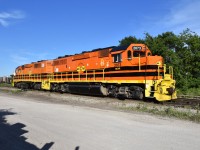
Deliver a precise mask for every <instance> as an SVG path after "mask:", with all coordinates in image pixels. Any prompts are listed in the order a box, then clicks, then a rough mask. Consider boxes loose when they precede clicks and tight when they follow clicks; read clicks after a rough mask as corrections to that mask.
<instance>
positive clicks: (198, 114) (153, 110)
mask: <svg viewBox="0 0 200 150" xmlns="http://www.w3.org/2000/svg"><path fill="white" fill-rule="evenodd" d="M122 109H125V110H129V111H136V112H145V113H149V114H153V115H157V116H163V117H172V118H178V119H182V120H190V121H194V122H198V123H200V110H199V108H198V109H196V110H194V109H193V111H191V109H185V111H181V110H179V109H177V108H174V107H167V108H161V107H158V106H148V104H143V103H141V104H138V105H137V106H136V107H126V108H125V107H123V108H122Z"/></svg>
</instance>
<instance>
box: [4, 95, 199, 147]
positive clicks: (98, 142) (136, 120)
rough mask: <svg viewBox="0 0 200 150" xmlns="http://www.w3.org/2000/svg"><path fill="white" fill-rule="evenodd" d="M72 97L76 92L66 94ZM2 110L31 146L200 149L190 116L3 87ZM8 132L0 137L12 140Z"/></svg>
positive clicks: (197, 126) (6, 121)
mask: <svg viewBox="0 0 200 150" xmlns="http://www.w3.org/2000/svg"><path fill="white" fill-rule="evenodd" d="M73 97H77V95H69V98H73ZM0 110H1V111H4V112H5V111H6V112H7V113H4V121H3V122H0V124H1V125H2V124H3V125H5V126H6V125H10V126H12V125H14V124H22V125H23V126H21V128H22V129H23V130H25V131H26V132H23V133H24V134H23V133H22V134H21V135H23V136H24V137H25V138H27V139H26V142H25V144H30V145H31V146H32V147H34V148H35V149H42V147H44V146H45V145H48V149H50V150H58V149H59V150H66V149H69V150H74V149H76V150H78V149H79V150H84V149H87V150H94V149H95V150H102V149H105V150H106V149H110V150H114V149H118V150H124V149H126V150H132V149H135V150H137V149H148V150H155V149H162V150H168V149H176V150H188V149H192V150H199V147H200V142H199V139H200V134H199V131H200V125H199V124H196V123H192V122H186V121H179V120H175V119H166V118H158V117H153V116H149V115H145V114H138V113H125V112H119V111H112V110H102V109H97V108H91V107H84V106H81V107H80V106H74V105H69V104H68V105H66V104H56V103H55V102H54V103H51V102H48V101H42V100H40V101H38V100H36V99H35V98H28V97H20V96H15V95H9V94H8V93H1V92H0ZM9 114H11V115H9ZM13 132H15V130H14V131H13ZM8 134H9V133H8ZM10 134H14V133H10ZM14 135H15V134H14ZM6 137H9V136H5V137H2V135H1V134H0V140H2V139H3V138H4V141H5V140H7V141H6V142H7V143H8V144H10V145H12V144H13V143H12V141H13V139H12V140H10V139H5V138H6ZM15 141H16V142H18V140H15ZM0 144H2V143H1V142H0ZM15 144H16V145H17V146H21V145H20V144H19V143H15ZM0 147H1V145H0ZM18 149H20V147H19V148H18Z"/></svg>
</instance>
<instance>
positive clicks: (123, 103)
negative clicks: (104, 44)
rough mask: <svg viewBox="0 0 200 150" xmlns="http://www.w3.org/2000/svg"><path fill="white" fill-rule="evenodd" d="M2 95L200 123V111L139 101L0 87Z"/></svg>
mask: <svg viewBox="0 0 200 150" xmlns="http://www.w3.org/2000/svg"><path fill="white" fill-rule="evenodd" d="M0 94H6V95H9V96H11V97H12V96H19V97H22V98H25V99H26V100H34V101H38V102H45V103H57V104H65V105H74V106H86V107H92V108H99V109H106V110H115V111H124V112H130V113H145V114H152V115H157V116H159V117H171V118H176V119H182V120H190V121H194V122H200V112H199V110H194V109H191V108H175V107H172V106H165V105H161V104H155V103H149V102H144V101H138V100H118V99H115V98H108V97H94V96H85V95H75V94H69V93H63V94H61V93H55V92H50V91H36V90H28V91H21V90H19V89H16V88H13V87H0ZM29 97H31V99H28V98H29Z"/></svg>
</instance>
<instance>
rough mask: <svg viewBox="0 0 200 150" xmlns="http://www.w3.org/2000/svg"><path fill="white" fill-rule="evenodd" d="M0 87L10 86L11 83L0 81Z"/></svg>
mask: <svg viewBox="0 0 200 150" xmlns="http://www.w3.org/2000/svg"><path fill="white" fill-rule="evenodd" d="M0 87H12V85H11V84H8V83H0Z"/></svg>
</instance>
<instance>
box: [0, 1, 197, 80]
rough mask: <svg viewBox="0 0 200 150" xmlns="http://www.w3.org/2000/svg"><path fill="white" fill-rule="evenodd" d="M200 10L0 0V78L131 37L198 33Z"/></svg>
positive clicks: (188, 5)
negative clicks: (25, 66) (29, 65)
mask: <svg viewBox="0 0 200 150" xmlns="http://www.w3.org/2000/svg"><path fill="white" fill-rule="evenodd" d="M199 8H200V1H199V0H167V1H164V0H149V1H148V0H139V1H138V0H98V1H95V0H0V55H1V57H0V76H4V75H10V74H12V73H13V72H14V70H15V68H16V67H17V66H19V65H22V64H25V63H31V62H34V61H38V60H42V59H53V58H56V57H58V56H63V55H67V54H75V53H80V52H82V51H84V50H92V49H95V48H100V47H101V48H102V47H107V46H116V45H118V44H119V40H121V39H122V38H124V37H125V36H129V35H132V36H136V37H137V38H143V37H144V33H145V32H148V33H150V34H151V35H154V36H156V35H158V34H161V33H163V32H166V31H172V32H174V33H176V34H179V33H180V32H182V31H183V30H184V29H186V28H190V29H191V30H192V31H194V32H196V33H197V34H200V21H199V20H200V9H199Z"/></svg>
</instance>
